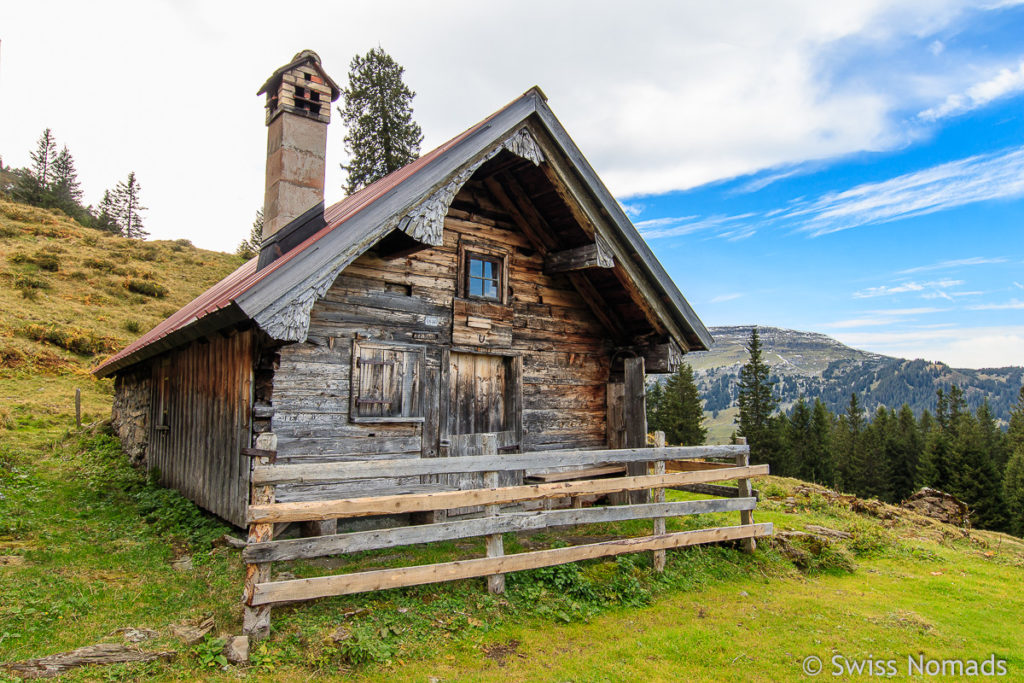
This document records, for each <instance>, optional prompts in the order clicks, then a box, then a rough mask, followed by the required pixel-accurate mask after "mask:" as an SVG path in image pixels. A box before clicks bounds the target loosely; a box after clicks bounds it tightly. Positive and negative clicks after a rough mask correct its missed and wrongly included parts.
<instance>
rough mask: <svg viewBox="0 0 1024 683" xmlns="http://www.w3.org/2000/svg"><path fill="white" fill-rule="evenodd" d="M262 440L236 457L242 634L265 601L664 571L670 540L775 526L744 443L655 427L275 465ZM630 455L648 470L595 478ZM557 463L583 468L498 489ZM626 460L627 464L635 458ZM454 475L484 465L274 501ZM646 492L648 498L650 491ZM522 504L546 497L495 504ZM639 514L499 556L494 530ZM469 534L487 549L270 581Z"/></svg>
mask: <svg viewBox="0 0 1024 683" xmlns="http://www.w3.org/2000/svg"><path fill="white" fill-rule="evenodd" d="M266 441H267V442H266V443H263V444H262V447H261V448H254V449H243V451H244V455H247V456H249V457H252V458H253V466H252V470H251V485H252V501H251V504H250V505H249V508H248V514H247V519H248V522H249V525H250V528H249V543H248V544H247V546H246V548H245V550H244V551H243V554H242V557H243V560H244V561H245V563H246V585H245V590H244V606H245V618H244V622H243V628H244V630H245V632H246V633H248V634H249V635H252V636H255V637H261V636H265V635H267V633H269V625H270V608H271V606H272V605H274V604H280V603H283V602H293V601H302V600H312V599H316V598H323V597H329V596H335V595H347V594H352V593H361V592H367V591H376V590H383V589H388V588H400V587H404V586H415V585H423V584H430V583H438V582H442V581H452V580H457V579H468V578H476V577H487V584H488V589H489V590H490V591H491V592H492V593H500V592H502V591H504V574H506V573H508V572H515V571H523V570H527V569H536V568H540V567H550V566H553V565H558V564H564V563H566V562H576V561H580V560H587V559H594V558H599V557H610V556H614V555H621V554H624V553H635V552H648V551H650V552H652V553H653V562H654V568H655V570H656V571H662V570H663V569H664V566H665V551H666V550H667V549H671V548H682V547H685V546H690V545H696V544H701V543H715V542H722V541H738V542H739V543H740V544H741V546H742V547H743V548H744V549H745V550H748V551H752V550H753V549H754V547H755V543H754V539H755V538H758V537H762V536H768V535H771V533H772V525H771V524H755V523H754V519H753V512H754V509H755V507H756V505H757V498H756V492H754V491H753V489H752V488H751V486H750V478H751V477H757V476H762V475H765V474H768V466H767V465H751V464H750V461H749V458H750V456H749V449H748V448H747V446H746V445H738V446H694V447H665V445H664V443H665V442H664V435H662V434H661V433H660V432H659V433H657V434H656V435H655V447H653V448H621V449H609V450H593V451H580V450H567V451H543V452H531V453H510V454H501V455H499V454H497V442H496V439H492V440H491V441H489V442H485V443H484V444H483V449H484V451H485V454H484V455H477V456H463V457H452V458H426V459H401V460H374V461H353V462H335V463H327V464H316V465H276V464H274V459H275V455H276V453H275V451H274V449H273V447H272V444H273V440H272V439H271V440H266ZM698 459H701V460H702V461H698ZM715 459H718V460H721V459H725V460H727V461H728V462H727V463H723V462H711V460H715ZM629 463H648V467H647V468H646V471H647V472H649V473H648V474H641V473H638V472H637V471H636V470H635V469H634V470H632V472H633V474H632V475H625V474H623V476H615V477H606V478H594V477H597V476H600V474H607V472H602V471H601V469H595V468H605V469H609V470H611V471H612V472H614V469H613V468H612V467H611V466H613V465H614V466H621V465H624V464H629ZM553 467H558V468H566V467H577V468H584V469H580V470H578V471H576V472H572V471H559V472H557V474H556V476H554V477H552V479H556V480H553V481H542V483H535V484H524V485H518V486H502V487H499V486H497V482H498V479H499V476H498V473H499V472H502V471H505V472H510V471H511V472H516V471H518V472H522V471H530V470H544V469H549V468H553ZM632 467H633V468H635V467H637V465H632ZM666 470H667V472H666ZM620 471H621V470H620ZM644 471H645V468H644V467H642V466H641V469H640V472H644ZM453 473H481V474H482V475H483V482H484V488H473V489H464V490H454V491H453V490H432V491H428V492H407V493H400V494H388V495H367V496H364V497H358V498H339V499H336V500H323V501H306V502H282V503H278V502H275V500H274V487H275V486H276V485H278V484H307V483H330V482H342V481H345V482H347V481H350V480H360V479H378V478H400V477H416V476H427V475H446V474H453ZM537 476H543V475H537ZM729 480H734V481H736V486H735V487H732V486H722V485H720V484H713V483H711V482H721V481H729ZM665 489H679V490H689V491H696V492H699V493H704V494H710V495H718V496H726V497H722V498H711V499H704V500H688V501H673V502H665V498H664V490H665ZM643 491H650V500H651V501H652V502H639V500H640V499H639V498H637V497H636V496H638V495H640V494H637V493H632V494H629V495H631V496H634V498H632V501H633V502H632V503H631V504H624V505H609V506H603V507H582V501H583V497H590V496H614V495H616V494H624V493H626V492H643ZM555 499H563V500H564V499H569V500H571V501H572V505H573V507H572V508H569V509H550V507H551V501H552V500H555ZM619 499H622V496H619V497H618V498H611V497H610V498H609V500H619ZM588 500H593V498H588ZM624 500H626V501H627V503H628V501H629V500H630V498H628V497H626V498H625V499H624ZM644 500H645V501H646V498H645V499H644ZM522 503H526V504H528V505H543V506H544V509H539V510H522V509H521V508H520V509H518V510H512V511H509V510H504V511H503V510H502V509H501V506H502V505H519V504H522ZM479 506H483V507H482V508H481V507H479ZM473 508H475V509H477V510H480V509H483V511H484V512H483V516H482V517H474V518H466V519H450V520H447V521H440V522H435V523H432V524H421V525H413V526H403V527H395V528H386V529H376V530H370V531H353V532H348V533H333V534H330V535H325V536H317V537H312V538H297V539H286V540H274V538H273V536H274V529H275V525H282V524H286V523H289V522H318V521H320V522H323V521H326V520H333V519H342V518H358V517H367V516H374V515H397V514H404V513H423V512H430V511H452V510H465V509H473ZM724 512H739V514H740V524H739V526H723V527H715V528H707V529H698V530H695V531H683V532H675V533H666V530H665V519H666V518H669V517H680V516H685V515H697V514H707V513H724ZM441 514H443V513H441ZM638 519H649V520H652V521H653V525H654V526H653V534H652V535H650V536H642V537H639V538H623V539H617V540H611V541H605V542H601V543H590V544H585V545H577V546H572V547H567V548H552V549H548V550H538V551H531V552H523V553H516V554H514V555H505V554H504V547H503V544H502V534H505V533H510V532H521V531H533V530H538V529H546V528H550V527H558V526H569V525H576V524H592V523H601V522H621V521H627V520H638ZM473 537H483V538H484V539H485V540H486V548H487V557H482V558H476V559H468V560H456V561H452V562H442V563H438V564H430V565H419V566H413V567H401V568H395V569H380V570H373V571H361V572H354V573H350V574H340V575H334V576H322V577H316V578H310V579H294V580H287V581H271V580H270V566H271V563H272V562H280V561H288V560H299V559H310V558H316V557H323V556H327V555H344V554H349V553H356V552H362V551H366V550H379V549H382V548H393V547H398V546H406V545H414V544H421V543H433V542H437V541H445V540H451V539H458V538H473Z"/></svg>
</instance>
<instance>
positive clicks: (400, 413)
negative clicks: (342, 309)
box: [349, 341, 423, 422]
mask: <svg viewBox="0 0 1024 683" xmlns="http://www.w3.org/2000/svg"><path fill="white" fill-rule="evenodd" d="M422 374H423V348H422V347H418V346H397V345H389V344H380V343H371V342H358V341H357V342H354V344H353V350H352V406H351V409H350V411H349V412H350V415H351V417H352V421H353V422H417V421H422V419H423V410H422V403H423V401H422V384H423V382H422Z"/></svg>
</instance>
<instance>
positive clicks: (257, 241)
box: [235, 209, 263, 259]
mask: <svg viewBox="0 0 1024 683" xmlns="http://www.w3.org/2000/svg"><path fill="white" fill-rule="evenodd" d="M262 245H263V209H256V220H254V221H253V222H252V228H251V229H250V230H249V239H247V240H242V243H241V244H239V245H238V249H237V250H236V251H235V253H236V254H238V255H239V256H241V257H242V258H245V259H251V258H253V257H255V256H258V255H259V253H260V246H262Z"/></svg>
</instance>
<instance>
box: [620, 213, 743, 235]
mask: <svg viewBox="0 0 1024 683" xmlns="http://www.w3.org/2000/svg"><path fill="white" fill-rule="evenodd" d="M755 216H756V214H753V213H743V214H738V215H735V216H726V215H717V216H710V217H708V218H701V217H700V216H679V217H675V218H671V217H669V218H652V219H650V220H646V221H640V222H638V223H637V224H636V227H637V230H639V231H640V233H641V234H642V235H643V236H644V237H645V238H646V239H649V240H651V239H657V238H659V237H676V236H679V235H689V234H691V233H694V232H699V231H702V230H711V231H714V232H715V233H717V234H719V235H721V236H723V237H734V236H735V235H744V233H746V232H748V231H752V230H753V227H752V225H751V223H750V221H749V219H751V218H753V217H755ZM751 234H752V232H751ZM744 236H746V235H744Z"/></svg>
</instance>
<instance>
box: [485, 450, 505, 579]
mask: <svg viewBox="0 0 1024 683" xmlns="http://www.w3.org/2000/svg"><path fill="white" fill-rule="evenodd" d="M481 445H482V450H483V455H497V454H498V437H497V435H496V434H485V435H484V436H483V443H482V444H481ZM484 486H486V487H487V488H489V489H496V488H498V473H497V472H484ZM500 513H501V506H499V505H488V506H486V507H484V515H486V516H487V517H497V516H498V515H499V514H500ZM484 542H485V544H486V546H487V557H501V556H503V555H504V554H505V544H504V541H503V540H502V537H501V534H488V535H487V537H486V538H485V539H484ZM487 592H488V593H490V594H491V595H501V594H502V593H504V592H505V575H504V574H491V575H490V576H488V577H487Z"/></svg>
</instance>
